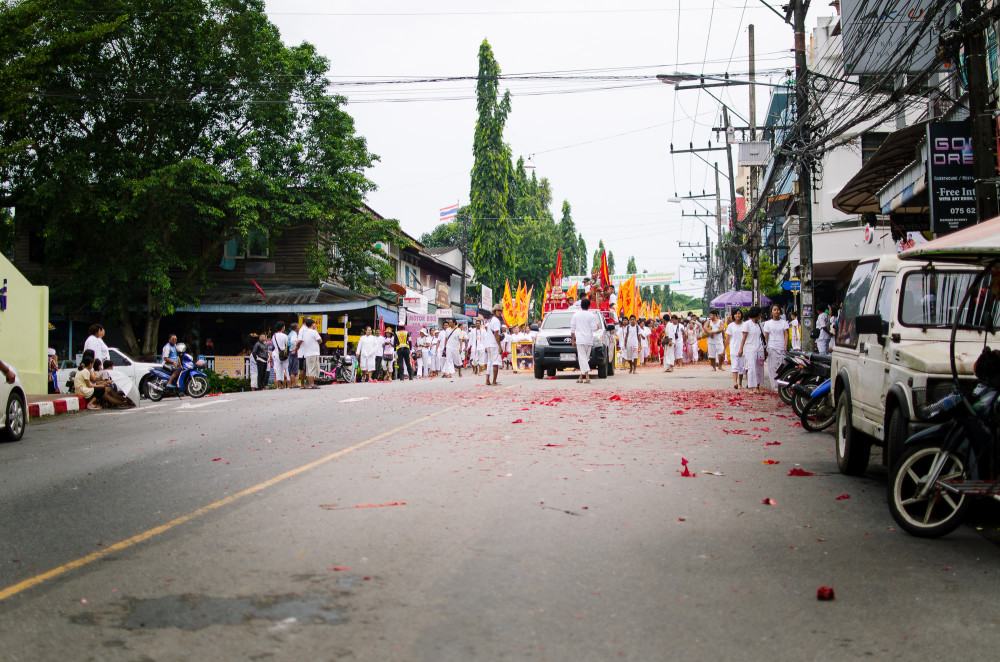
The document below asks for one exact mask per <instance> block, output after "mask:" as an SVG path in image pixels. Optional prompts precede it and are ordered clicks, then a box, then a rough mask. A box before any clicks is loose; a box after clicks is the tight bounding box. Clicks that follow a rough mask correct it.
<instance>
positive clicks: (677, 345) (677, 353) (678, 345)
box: [673, 315, 686, 365]
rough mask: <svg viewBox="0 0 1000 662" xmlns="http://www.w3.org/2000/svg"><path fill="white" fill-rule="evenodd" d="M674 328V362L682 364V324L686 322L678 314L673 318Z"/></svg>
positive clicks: (683, 344)
mask: <svg viewBox="0 0 1000 662" xmlns="http://www.w3.org/2000/svg"><path fill="white" fill-rule="evenodd" d="M673 322H674V325H675V328H674V363H675V364H677V365H684V348H685V343H684V325H685V324H686V322H685V321H684V320H683V319H682V318H681V317H680V316H679V315H678V316H677V318H676V319H674V320H673Z"/></svg>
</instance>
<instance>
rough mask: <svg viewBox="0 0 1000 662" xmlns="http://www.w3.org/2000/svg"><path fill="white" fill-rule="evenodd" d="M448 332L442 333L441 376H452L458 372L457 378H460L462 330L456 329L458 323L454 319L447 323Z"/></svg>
mask: <svg viewBox="0 0 1000 662" xmlns="http://www.w3.org/2000/svg"><path fill="white" fill-rule="evenodd" d="M448 327H449V328H448V330H447V331H445V332H444V341H443V342H442V343H441V344H442V346H443V347H444V365H443V366H442V368H441V374H442V375H448V376H451V375H454V374H455V371H456V370H457V371H458V376H459V377H461V376H462V346H463V344H464V343H463V340H462V330H461V329H459V328H458V322H456V321H455V320H454V319H453V320H451V321H450V322H449V323H448Z"/></svg>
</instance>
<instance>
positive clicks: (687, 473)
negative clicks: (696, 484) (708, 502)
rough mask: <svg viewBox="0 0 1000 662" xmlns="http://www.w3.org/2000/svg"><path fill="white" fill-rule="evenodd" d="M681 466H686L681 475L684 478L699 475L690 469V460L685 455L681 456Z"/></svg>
mask: <svg viewBox="0 0 1000 662" xmlns="http://www.w3.org/2000/svg"><path fill="white" fill-rule="evenodd" d="M681 466H683V467H684V471H682V472H680V473H681V476H683V477H684V478H694V477H695V476H697V475H698V474H693V473H691V471H690V470H689V469H688V461H687V460H686V459H684V458H683V457H682V458H681Z"/></svg>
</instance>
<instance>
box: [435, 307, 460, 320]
mask: <svg viewBox="0 0 1000 662" xmlns="http://www.w3.org/2000/svg"><path fill="white" fill-rule="evenodd" d="M435 314H436V315H437V316H438V318H439V319H451V318H452V317H454V316H455V313H454V312H453V311H452V309H451V308H438V309H437V311H436V312H435Z"/></svg>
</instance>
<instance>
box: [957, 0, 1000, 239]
mask: <svg viewBox="0 0 1000 662" xmlns="http://www.w3.org/2000/svg"><path fill="white" fill-rule="evenodd" d="M982 14H983V3H982V0H964V2H962V18H963V23H964V24H965V26H966V28H965V35H964V36H965V66H966V69H967V71H968V79H969V110H970V115H971V117H970V119H971V125H972V126H971V129H972V173H973V178H974V181H975V185H976V216H977V218H978V221H979V222H980V223H981V222H983V221H984V220H986V219H990V218H994V217H995V216H998V215H1000V205H998V201H997V153H996V130H995V125H994V120H993V111H994V110H995V109H994V108H991V104H990V100H989V89H988V87H987V80H988V79H987V67H986V35H985V27H986V26H985V24H983V22H982V21H978V20H977V19H978V18H980V16H981V15H982ZM970 23H971V24H972V25H969V24H970Z"/></svg>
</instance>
